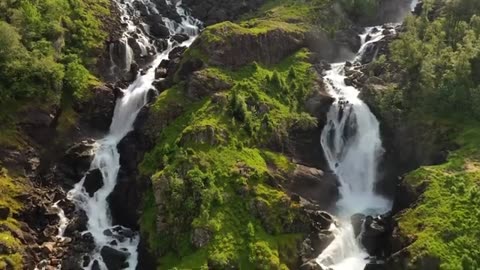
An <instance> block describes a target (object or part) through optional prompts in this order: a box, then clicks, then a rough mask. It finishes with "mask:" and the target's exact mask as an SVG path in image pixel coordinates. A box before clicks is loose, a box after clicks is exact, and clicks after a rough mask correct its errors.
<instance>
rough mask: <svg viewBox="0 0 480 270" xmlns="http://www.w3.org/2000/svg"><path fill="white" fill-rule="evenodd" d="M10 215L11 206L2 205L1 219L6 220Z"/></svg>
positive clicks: (0, 207) (0, 209) (0, 208)
mask: <svg viewBox="0 0 480 270" xmlns="http://www.w3.org/2000/svg"><path fill="white" fill-rule="evenodd" d="M9 215H10V208H8V207H6V206H0V220H6V219H7V218H8V216H9Z"/></svg>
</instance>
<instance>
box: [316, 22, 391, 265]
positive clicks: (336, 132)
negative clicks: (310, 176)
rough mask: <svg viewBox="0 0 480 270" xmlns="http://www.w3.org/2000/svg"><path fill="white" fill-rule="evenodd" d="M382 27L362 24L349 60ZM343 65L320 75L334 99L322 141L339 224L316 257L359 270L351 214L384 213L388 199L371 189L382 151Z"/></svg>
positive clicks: (360, 254)
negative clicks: (335, 187) (335, 188)
mask: <svg viewBox="0 0 480 270" xmlns="http://www.w3.org/2000/svg"><path fill="white" fill-rule="evenodd" d="M382 30H383V29H381V28H379V27H377V28H374V27H370V28H366V30H365V34H363V35H361V36H360V37H361V39H362V42H363V45H362V47H361V48H360V50H359V52H358V54H357V56H356V58H355V59H354V61H358V60H359V59H361V57H362V55H363V53H364V52H365V51H366V48H367V47H368V46H370V44H372V43H375V42H377V41H379V40H381V39H382V38H383V34H382ZM367 35H368V36H369V40H368V41H366V40H367ZM345 65H346V63H335V64H332V69H331V70H329V71H327V72H326V76H325V82H326V85H327V88H328V92H329V94H330V95H332V97H334V98H335V100H336V101H335V102H334V104H333V105H332V107H331V108H330V111H329V113H328V116H327V117H328V122H327V125H326V127H325V128H324V130H323V133H322V136H321V144H322V147H323V149H324V152H325V156H326V158H327V160H328V164H329V166H330V168H332V170H333V171H334V172H335V174H336V175H337V176H338V179H339V181H340V184H341V186H340V194H341V199H340V200H339V201H338V202H337V213H336V214H337V216H338V218H339V224H340V225H338V226H337V225H332V227H331V231H332V232H333V234H334V235H335V240H334V241H333V242H332V243H331V244H330V245H329V246H328V247H327V248H326V249H325V250H324V251H323V253H322V254H320V256H319V257H318V258H317V262H318V263H319V264H320V265H321V266H322V267H323V268H324V269H334V270H361V269H363V268H364V267H365V265H366V264H367V262H368V260H366V258H368V254H367V253H366V252H365V251H364V250H363V248H362V247H361V245H360V243H359V242H358V241H357V239H355V235H354V230H353V226H352V225H351V222H350V217H351V216H352V215H353V214H356V213H363V214H367V215H375V214H383V213H385V212H387V211H389V210H390V208H391V202H390V201H389V200H387V199H386V198H383V197H381V196H379V195H377V194H376V193H375V182H376V180H377V167H378V163H379V160H380V158H381V156H382V153H383V151H384V150H383V148H382V141H381V137H380V127H379V122H378V120H377V119H376V118H375V116H374V115H373V114H372V113H371V112H370V109H369V108H368V106H367V105H366V104H365V103H364V102H363V101H362V100H360V99H359V98H358V95H359V91H358V89H356V88H355V87H353V86H347V85H346V84H345V78H346V76H345Z"/></svg>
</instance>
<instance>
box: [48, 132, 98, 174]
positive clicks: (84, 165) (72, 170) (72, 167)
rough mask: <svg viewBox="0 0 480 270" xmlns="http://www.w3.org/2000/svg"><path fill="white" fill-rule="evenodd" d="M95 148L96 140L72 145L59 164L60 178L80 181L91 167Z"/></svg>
mask: <svg viewBox="0 0 480 270" xmlns="http://www.w3.org/2000/svg"><path fill="white" fill-rule="evenodd" d="M94 149H95V141H94V140H85V141H82V142H79V143H76V144H74V145H73V146H71V147H70V148H69V149H68V150H67V151H66V152H65V155H64V156H63V158H62V159H61V161H60V164H58V166H57V167H58V170H57V173H61V174H62V175H61V176H57V177H58V178H59V179H62V178H63V179H65V178H66V180H67V181H68V180H70V181H71V182H73V183H76V182H79V181H80V180H81V179H82V178H83V176H84V175H85V173H86V172H87V171H88V169H89V168H90V164H91V163H92V160H93V155H94Z"/></svg>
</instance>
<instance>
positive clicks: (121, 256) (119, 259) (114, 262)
mask: <svg viewBox="0 0 480 270" xmlns="http://www.w3.org/2000/svg"><path fill="white" fill-rule="evenodd" d="M100 254H101V255H102V258H103V261H104V262H105V265H106V266H107V269H108V270H117V269H123V268H125V267H126V266H127V265H126V262H127V259H128V256H129V255H130V254H129V253H128V252H124V251H120V250H116V249H114V248H111V247H109V246H104V247H103V248H102V250H101V251H100Z"/></svg>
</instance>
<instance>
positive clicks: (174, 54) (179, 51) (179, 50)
mask: <svg viewBox="0 0 480 270" xmlns="http://www.w3.org/2000/svg"><path fill="white" fill-rule="evenodd" d="M186 50H187V47H185V46H178V47H175V48H173V50H172V51H171V52H170V53H169V54H168V58H169V59H170V60H172V59H175V58H180V57H182V55H183V53H184V52H185V51H186Z"/></svg>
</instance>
